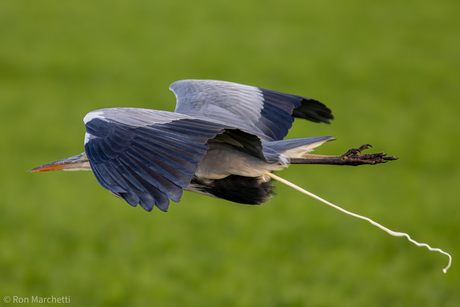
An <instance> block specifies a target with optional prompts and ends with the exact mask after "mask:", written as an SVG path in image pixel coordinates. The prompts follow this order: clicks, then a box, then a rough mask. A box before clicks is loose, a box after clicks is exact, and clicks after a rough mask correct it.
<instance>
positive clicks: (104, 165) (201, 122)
mask: <svg viewBox="0 0 460 307" xmlns="http://www.w3.org/2000/svg"><path fill="white" fill-rule="evenodd" d="M170 90H172V91H173V93H174V94H175V95H176V100H177V103H176V108H175V110H174V112H168V111H160V110H151V109H141V108H108V109H100V110H95V111H91V112H89V113H88V114H87V115H86V116H85V117H84V119H83V121H84V123H85V126H86V133H85V139H84V148H85V151H84V152H83V153H81V154H79V155H76V156H73V157H70V158H66V159H62V160H59V161H55V162H51V163H48V164H45V165H42V166H39V167H36V168H33V169H31V170H29V172H44V171H54V170H64V171H78V170H86V171H92V172H93V173H94V175H95V177H96V179H97V181H98V182H99V184H100V185H101V186H102V187H103V188H105V189H107V190H109V191H110V192H111V193H112V194H113V195H115V196H117V197H119V198H122V199H124V200H125V201H126V202H127V203H128V204H130V205H131V206H133V207H136V206H137V205H140V206H141V207H142V208H143V209H145V210H146V211H149V212H150V211H152V209H153V208H154V207H157V208H158V209H160V210H161V211H167V210H168V208H169V204H170V200H172V201H174V202H179V201H180V200H181V198H182V195H183V192H184V190H188V191H192V192H196V193H200V194H204V195H207V196H211V197H215V198H220V199H225V200H228V201H232V202H236V203H242V204H250V205H260V204H263V203H265V202H266V201H267V200H268V199H269V198H270V197H271V196H272V195H273V194H274V193H273V184H272V179H274V180H275V181H280V182H282V183H284V184H286V185H288V186H290V187H292V188H294V189H296V190H298V191H300V192H302V193H304V194H306V195H309V196H311V197H313V198H316V199H317V200H319V201H321V202H323V203H325V204H327V205H329V206H332V207H334V208H335V209H338V210H340V211H342V212H344V213H346V214H349V215H352V216H354V217H357V218H360V219H363V220H366V221H368V222H370V223H371V224H373V225H374V226H377V227H379V228H380V229H382V230H384V231H386V232H387V233H388V234H390V235H393V236H404V237H406V238H407V239H408V240H409V241H410V242H412V243H414V244H416V245H417V246H425V247H427V248H428V249H429V250H430V251H437V252H440V253H442V254H445V255H447V256H448V257H449V263H448V265H447V267H446V268H444V269H443V271H444V273H446V272H447V269H448V268H449V267H450V265H451V260H452V258H451V256H450V255H449V254H448V253H446V252H444V251H442V250H441V249H438V248H432V247H430V246H429V245H427V244H425V243H418V242H417V241H415V240H413V239H411V238H410V237H409V235H408V234H406V233H402V232H395V231H392V230H390V229H388V228H386V227H384V226H382V225H380V224H378V223H376V222H374V221H373V220H371V219H369V218H367V217H364V216H361V215H358V214H355V213H352V212H349V211H347V210H345V209H342V208H341V207H338V206H336V205H334V204H332V203H330V202H328V201H326V200H324V199H322V198H320V197H318V196H316V195H315V194H312V193H310V192H308V191H306V190H304V189H302V188H300V187H299V186H297V185H295V184H293V183H291V182H289V181H287V180H285V179H283V178H281V177H279V176H277V175H275V174H274V173H273V172H275V171H280V170H282V169H284V168H286V167H288V166H289V165H291V164H329V165H352V166H357V165H375V164H381V163H386V162H388V161H393V160H397V159H398V158H396V157H395V156H387V154H386V153H384V152H379V153H374V154H363V153H362V151H363V150H365V149H368V148H370V147H372V146H371V145H370V144H364V145H362V146H360V147H359V148H351V149H350V150H348V151H346V152H345V153H344V154H343V155H317V154H312V153H311V152H312V151H313V149H314V148H316V147H318V146H320V145H322V144H324V143H326V142H329V141H332V140H335V138H334V137H333V136H321V137H305V138H294V139H284V138H285V137H286V135H287V133H288V131H289V129H290V128H291V127H292V123H293V122H294V119H295V118H302V119H306V120H309V121H312V122H316V123H327V124H329V123H330V121H331V120H332V119H334V116H333V115H332V112H331V110H330V109H329V108H328V107H326V105H324V104H323V103H321V102H319V101H318V100H315V99H311V98H306V97H303V96H297V95H292V94H287V93H283V92H277V91H273V90H268V89H263V88H259V87H255V86H249V85H243V84H238V83H233V82H227V81H217V80H180V81H176V82H174V83H173V84H171V86H170Z"/></svg>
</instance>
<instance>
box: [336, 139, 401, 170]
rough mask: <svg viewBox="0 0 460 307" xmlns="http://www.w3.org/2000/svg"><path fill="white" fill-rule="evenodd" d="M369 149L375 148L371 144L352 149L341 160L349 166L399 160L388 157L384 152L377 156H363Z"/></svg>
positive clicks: (376, 154)
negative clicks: (363, 152)
mask: <svg viewBox="0 0 460 307" xmlns="http://www.w3.org/2000/svg"><path fill="white" fill-rule="evenodd" d="M368 148H373V147H372V145H371V144H364V145H361V146H360V147H359V148H352V149H350V150H348V151H347V152H346V153H345V154H343V155H342V156H341V157H340V159H341V160H342V161H344V162H345V160H346V161H347V162H345V163H346V164H349V165H360V164H378V163H386V162H387V161H392V160H397V159H398V158H396V157H395V156H390V157H387V154H386V153H384V152H379V153H375V154H362V151H363V150H365V149H368Z"/></svg>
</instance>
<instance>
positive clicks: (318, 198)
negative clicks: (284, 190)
mask: <svg viewBox="0 0 460 307" xmlns="http://www.w3.org/2000/svg"><path fill="white" fill-rule="evenodd" d="M266 175H267V176H270V177H271V178H272V179H275V180H276V181H279V182H281V183H284V184H285V185H287V186H290V187H291V188H293V189H296V190H297V191H299V192H301V193H303V194H305V195H308V196H310V197H313V198H314V199H317V200H319V201H320V202H323V203H325V204H326V205H329V206H331V207H333V208H335V209H337V210H339V211H342V212H343V213H346V214H348V215H351V216H354V217H357V218H359V219H362V220H365V221H368V222H369V223H371V224H372V225H374V226H377V227H378V228H380V229H382V230H383V231H385V232H387V233H388V234H390V235H392V236H395V237H406V238H407V240H409V241H410V242H412V243H414V244H415V245H417V246H425V247H426V248H428V249H429V250H430V251H433V252H439V253H441V254H444V255H446V256H447V257H449V262H448V264H447V266H446V267H445V268H444V269H442V271H443V272H444V273H447V270H448V269H449V268H450V265H451V264H452V256H451V255H450V254H448V253H446V252H445V251H443V250H441V249H439V248H432V247H431V246H429V245H428V244H425V243H419V242H417V241H415V240H413V239H412V238H411V237H410V236H409V235H408V234H407V233H404V232H396V231H392V230H390V229H388V228H386V227H384V226H382V225H380V224H379V223H377V222H374V221H373V220H371V219H370V218H367V217H365V216H361V215H358V214H355V213H353V212H350V211H347V210H345V209H342V208H340V207H339V206H336V205H334V204H332V203H330V202H328V201H327V200H325V199H322V198H321V197H319V196H316V195H315V194H313V193H310V192H308V191H307V190H304V189H302V188H301V187H299V186H297V185H295V184H293V183H291V182H289V181H287V180H285V179H283V178H281V177H278V176H276V175H274V174H272V173H266Z"/></svg>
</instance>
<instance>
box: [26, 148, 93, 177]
mask: <svg viewBox="0 0 460 307" xmlns="http://www.w3.org/2000/svg"><path fill="white" fill-rule="evenodd" d="M60 169H62V170H64V171H90V170H91V166H90V165H89V161H88V158H87V157H86V153H82V154H80V155H77V156H73V157H70V158H66V159H62V160H59V161H55V162H51V163H48V164H45V165H42V166H39V167H36V168H33V169H31V170H29V171H28V172H29V173H37V172H47V171H57V170H60Z"/></svg>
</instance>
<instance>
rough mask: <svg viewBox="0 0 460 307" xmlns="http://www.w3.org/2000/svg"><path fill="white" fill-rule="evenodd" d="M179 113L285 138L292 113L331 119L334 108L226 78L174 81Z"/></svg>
mask: <svg viewBox="0 0 460 307" xmlns="http://www.w3.org/2000/svg"><path fill="white" fill-rule="evenodd" d="M170 89H171V90H172V91H173V92H174V94H175V95H176V97H177V106H176V110H175V112H176V113H181V114H188V115H192V116H194V117H199V118H206V119H209V120H212V121H216V122H220V123H225V124H226V125H229V126H232V127H235V128H238V129H241V130H243V131H245V132H247V133H250V134H255V135H257V136H258V137H259V138H260V139H261V140H262V141H263V142H267V141H275V140H282V139H283V138H284V137H285V136H286V135H287V133H288V130H289V129H290V128H291V127H292V123H293V121H294V118H293V117H300V118H305V119H308V120H311V121H314V122H325V123H329V120H331V119H333V118H334V117H333V116H332V114H331V110H330V109H328V108H327V107H326V106H325V105H324V104H322V103H321V102H319V101H316V100H314V99H310V98H305V97H301V96H295V95H291V94H285V93H281V92H276V91H271V90H267V89H262V88H258V87H254V86H248V85H242V84H237V83H232V82H226V81H215V80H181V81H177V82H174V83H173V84H171V86H170Z"/></svg>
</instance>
